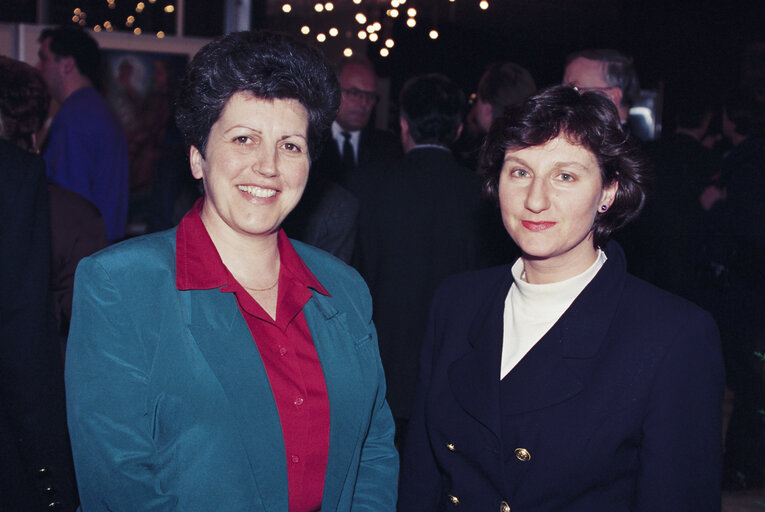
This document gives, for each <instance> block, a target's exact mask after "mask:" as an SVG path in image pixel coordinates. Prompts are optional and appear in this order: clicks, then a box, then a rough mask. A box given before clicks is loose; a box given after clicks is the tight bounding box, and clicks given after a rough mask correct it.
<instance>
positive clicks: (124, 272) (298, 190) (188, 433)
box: [66, 32, 398, 512]
mask: <svg viewBox="0 0 765 512" xmlns="http://www.w3.org/2000/svg"><path fill="white" fill-rule="evenodd" d="M285 56H289V58H285ZM339 100H340V92H339V90H338V86H337V82H336V80H335V78H334V75H333V73H332V69H331V68H330V66H329V65H328V64H327V63H326V62H325V61H324V60H323V59H322V57H321V56H320V54H319V53H318V51H316V50H312V49H309V48H308V47H306V46H304V45H302V44H299V43H297V42H295V41H294V40H292V39H289V38H287V37H286V36H281V35H276V34H270V33H267V32H235V33H232V34H229V35H228V36H226V37H224V38H222V39H219V40H216V41H214V42H212V43H209V44H208V45H206V46H205V47H204V48H202V49H201V50H200V51H199V52H198V53H197V55H196V56H195V57H194V59H193V60H192V62H191V64H190V66H189V68H188V70H187V73H186V77H185V80H184V83H183V86H182V89H181V92H180V95H179V100H178V104H177V113H176V121H177V124H178V127H179V129H180V130H181V132H182V133H183V134H184V136H185V139H186V142H187V144H188V147H189V160H190V165H191V172H192V174H193V175H194V177H195V178H197V179H201V180H202V182H203V185H204V190H205V195H204V197H203V198H202V199H200V200H199V201H198V202H197V203H196V204H195V206H194V207H193V208H192V209H191V210H190V211H189V212H188V214H187V215H186V216H185V217H184V218H183V220H182V221H181V223H180V224H179V226H178V227H177V228H176V229H173V230H170V231H164V232H161V233H156V234H152V235H147V236H144V237H139V238H136V239H133V240H129V241H127V242H125V243H123V244H120V245H118V246H115V247H112V248H109V249H107V250H105V251H101V252H100V253H98V254H97V255H95V256H92V257H90V258H86V259H85V260H83V261H82V262H81V263H80V266H79V268H78V270H77V276H76V282H75V308H74V318H73V320H72V329H71V334H70V340H69V345H68V349H67V370H66V381H67V409H68V414H69V426H70V432H71V438H72V448H73V453H74V460H75V467H76V469H77V478H78V485H79V489H80V496H81V499H82V503H83V510H84V511H85V512H88V511H89V510H91V509H93V510H102V509H104V508H108V509H109V510H114V511H136V510H169V509H173V510H184V511H193V510H199V511H202V510H204V511H208V510H218V511H227V510H231V511H234V510H248V511H256V510H262V511H265V510H291V511H306V512H307V511H316V510H320V509H321V510H352V509H359V510H362V509H363V510H379V511H389V510H392V509H393V507H394V503H395V500H396V482H397V478H398V456H397V453H396V450H395V448H394V446H393V435H394V424H393V419H392V417H391V414H390V410H389V408H388V405H387V403H386V401H385V378H384V374H383V369H382V365H381V363H380V358H379V353H378V349H377V337H376V334H375V329H374V325H373V324H372V311H371V300H370V297H369V292H368V291H367V288H366V285H365V284H364V282H363V280H362V279H361V277H360V276H359V275H358V274H357V273H356V272H355V271H353V270H352V269H350V268H349V267H348V266H346V265H344V264H343V263H342V262H340V261H339V260H337V259H336V258H333V257H332V256H330V255H328V254H326V253H325V252H323V251H320V250H317V249H314V248H312V247H310V246H307V245H305V244H301V243H299V242H291V241H290V240H289V239H288V238H287V235H286V234H285V233H284V231H283V230H281V229H280V228H281V224H282V222H283V221H284V219H285V217H286V216H287V215H288V214H289V212H290V211H291V210H292V209H293V208H294V207H295V205H296V204H297V202H298V200H299V199H300V196H301V194H302V192H303V189H304V187H305V185H306V181H307V179H308V170H309V166H310V162H311V158H312V156H313V155H316V154H318V152H319V150H320V147H321V143H322V140H323V138H324V137H325V135H326V133H327V131H328V129H329V125H330V123H331V122H332V119H333V118H334V116H335V114H336V112H337V106H338V104H339Z"/></svg>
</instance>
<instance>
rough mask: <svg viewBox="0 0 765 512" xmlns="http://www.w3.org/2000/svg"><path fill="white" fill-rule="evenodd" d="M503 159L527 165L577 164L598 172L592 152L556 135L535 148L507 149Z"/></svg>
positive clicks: (565, 137)
mask: <svg viewBox="0 0 765 512" xmlns="http://www.w3.org/2000/svg"><path fill="white" fill-rule="evenodd" d="M505 159H510V160H514V159H520V160H524V161H528V163H538V164H542V165H544V164H555V163H558V162H566V163H571V164H579V165H581V166H582V167H584V168H587V169H593V170H599V165H598V159H597V158H596V157H595V155H594V154H593V152H592V151H590V150H589V149H587V148H586V147H584V146H583V145H581V144H578V143H576V142H575V141H572V140H571V139H570V138H569V137H567V136H565V135H558V136H557V137H555V138H553V139H550V140H548V141H547V142H545V143H544V144H539V145H537V146H530V147H527V148H509V149H508V150H507V151H505Z"/></svg>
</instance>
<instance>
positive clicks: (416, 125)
mask: <svg viewBox="0 0 765 512" xmlns="http://www.w3.org/2000/svg"><path fill="white" fill-rule="evenodd" d="M399 103H400V105H401V115H400V118H399V122H400V125H401V142H402V146H403V147H404V151H405V152H406V155H405V156H404V157H403V158H402V159H401V160H399V161H397V162H393V163H389V164H378V165H376V166H371V167H369V168H365V169H359V170H358V171H357V172H356V173H355V174H353V175H352V176H351V177H350V178H349V182H350V186H351V188H352V189H353V190H355V191H356V192H357V196H358V198H359V202H360V204H361V216H360V221H359V233H358V242H357V244H356V252H355V254H354V265H355V266H356V268H357V269H358V270H359V272H361V275H362V276H364V279H365V280H366V282H367V284H368V285H369V289H370V292H371V294H372V300H373V302H374V305H375V309H374V319H375V325H376V326H377V329H378V332H379V336H380V355H381V357H382V361H383V367H384V368H385V375H386V377H387V381H388V401H389V402H390V405H391V409H392V411H393V416H394V418H395V419H396V425H397V436H398V440H399V442H401V441H402V439H403V434H404V432H405V430H406V423H407V420H408V418H409V413H410V409H411V406H412V398H413V394H414V387H415V383H416V381H417V362H418V360H419V354H420V344H421V343H422V338H423V336H424V334H425V324H426V322H427V316H428V305H429V304H430V301H431V299H432V297H433V292H434V290H435V289H436V287H437V286H438V284H439V283H440V282H441V281H442V280H443V279H444V278H445V277H447V276H449V275H451V274H455V273H458V272H464V271H466V270H470V269H473V268H477V267H478V265H479V263H480V249H481V246H480V241H479V235H480V225H481V224H480V220H481V219H480V197H481V193H480V183H479V181H478V180H477V176H476V175H475V173H473V172H471V171H470V169H467V168H465V167H463V166H462V165H460V164H459V163H458V162H457V160H456V159H455V158H454V155H453V154H452V152H451V149H450V146H451V144H453V143H454V141H455V139H456V138H457V136H458V135H459V133H460V130H461V129H462V116H463V113H464V109H465V95H464V93H463V92H462V90H461V89H460V88H459V86H458V85H457V84H456V83H454V81H452V80H451V79H449V78H448V77H446V76H444V75H440V74H427V75H420V76H416V77H413V78H411V79H410V80H408V81H407V82H406V84H405V85H404V87H403V89H402V90H401V96H400V100H399Z"/></svg>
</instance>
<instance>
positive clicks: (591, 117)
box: [479, 85, 648, 247]
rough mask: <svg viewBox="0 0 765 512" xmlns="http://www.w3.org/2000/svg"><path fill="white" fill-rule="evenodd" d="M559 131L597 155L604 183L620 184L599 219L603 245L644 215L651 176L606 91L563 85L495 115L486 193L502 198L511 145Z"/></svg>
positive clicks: (484, 170) (485, 154)
mask: <svg viewBox="0 0 765 512" xmlns="http://www.w3.org/2000/svg"><path fill="white" fill-rule="evenodd" d="M559 135H562V136H565V137H566V138H567V139H568V140H569V141H570V142H571V143H572V144H578V145H581V146H583V147H584V148H586V149H587V150H589V151H590V152H591V153H592V154H593V155H594V156H595V158H596V160H597V161H598V165H599V166H600V175H601V178H602V180H603V185H604V186H606V185H610V184H612V183H613V182H614V181H616V182H618V184H619V188H618V190H617V192H616V197H615V199H614V202H613V204H612V205H611V208H609V209H608V211H606V212H605V213H599V214H598V215H597V216H596V218H595V223H594V224H593V237H594V244H595V246H596V247H603V246H604V245H605V243H606V242H607V241H608V239H609V238H610V236H611V234H612V233H613V232H614V231H616V230H617V229H619V228H621V227H623V226H624V225H625V224H627V223H628V222H630V221H631V220H633V219H635V218H636V217H637V216H638V215H639V214H640V211H641V210H642V208H643V205H644V204H645V200H646V191H647V185H648V177H647V169H646V167H645V163H644V160H643V158H642V156H641V155H640V153H639V149H638V146H637V143H636V142H635V140H634V139H633V138H632V137H630V136H629V135H628V134H627V133H625V131H624V130H623V129H622V127H621V122H620V121H619V114H618V112H617V111H616V107H614V104H613V103H611V101H610V100H609V99H608V98H607V97H605V96H604V95H602V94H599V93H597V92H585V93H583V94H579V93H578V92H577V91H576V90H575V89H574V88H573V87H570V86H566V85H557V86H553V87H550V88H548V89H545V90H543V91H542V92H540V93H539V94H537V95H535V96H532V97H531V98H529V99H528V100H526V101H525V102H523V103H521V104H518V105H513V106H510V107H507V109H505V112H504V114H503V115H502V116H501V117H499V118H497V119H495V120H494V123H493V124H492V127H491V130H490V131H489V134H488V135H487V137H486V141H485V142H484V145H483V148H482V149H481V161H480V166H479V169H480V172H481V174H482V176H483V178H484V192H485V193H486V194H487V195H489V196H490V197H492V198H494V200H497V199H498V188H499V176H500V173H501V171H502V166H503V163H504V159H505V152H506V151H507V150H518V149H524V148H529V147H533V146H540V145H543V144H545V143H546V142H548V141H550V140H552V139H554V138H556V137H558V136H559Z"/></svg>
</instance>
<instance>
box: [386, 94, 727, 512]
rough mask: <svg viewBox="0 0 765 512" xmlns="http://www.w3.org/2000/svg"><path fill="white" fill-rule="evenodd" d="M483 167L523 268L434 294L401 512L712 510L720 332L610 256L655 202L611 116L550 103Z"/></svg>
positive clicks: (498, 126) (522, 111) (478, 275)
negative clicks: (620, 232) (457, 509)
mask: <svg viewBox="0 0 765 512" xmlns="http://www.w3.org/2000/svg"><path fill="white" fill-rule="evenodd" d="M481 167H482V171H483V173H484V175H485V177H486V181H485V189H486V191H487V192H488V193H489V194H491V195H492V196H493V197H495V198H497V200H498V201H499V204H500V209H501V211H502V218H503V220H504V223H505V226H506V227H507V230H508V232H509V233H510V235H511V236H512V237H513V239H514V240H515V242H516V243H517V244H518V246H519V247H520V249H521V253H522V254H521V257H520V258H519V259H518V260H516V261H515V262H514V263H513V264H512V266H511V265H503V266H499V267H494V268H490V269H487V270H481V271H478V272H474V273H469V274H463V275H461V276H457V277H455V278H451V279H449V280H447V281H446V282H445V283H444V284H443V285H442V286H441V288H440V289H439V291H438V292H437V293H436V298H435V300H434V302H433V305H432V308H431V314H430V320H429V324H428V331H427V335H426V338H425V341H424V342H423V351H422V356H421V359H420V361H421V368H420V374H419V380H418V390H417V395H416V398H415V404H414V409H413V413H412V418H411V420H410V422H409V430H408V437H407V439H406V444H405V448H404V454H403V460H402V469H401V485H400V488H399V493H400V501H399V510H401V511H410V510H411V511H417V512H424V511H436V510H447V509H448V510H451V508H452V507H453V506H454V505H460V506H462V507H464V508H465V509H467V510H497V509H499V510H500V511H502V512H509V511H510V510H524V511H528V512H536V511H553V510H566V511H585V510H587V511H594V510H609V511H614V512H617V511H625V512H626V511H631V512H634V511H651V512H656V511H666V512H677V511H679V510H687V511H690V510H693V511H714V510H720V475H721V462H722V461H721V458H722V457H721V456H722V453H721V452H722V450H721V419H720V416H721V401H722V394H723V388H724V382H723V380H724V377H723V365H722V360H721V357H720V347H719V338H718V334H717V328H716V326H715V323H714V321H713V320H712V317H711V316H710V315H709V314H708V313H706V312H705V311H703V310H701V309H700V308H698V307H697V306H695V305H693V304H691V303H690V302H687V301H685V300H684V299H681V298H679V297H676V296H673V295H670V294H669V293H667V292H664V291H662V290H659V289H658V288H655V287H654V286H652V285H650V284H648V283H645V282H643V281H640V280H639V279H636V278H634V277H632V276H631V275H629V274H627V272H626V262H625V258H624V254H623V252H622V251H621V249H620V247H619V245H618V244H617V243H615V242H613V241H610V242H609V238H610V235H611V234H612V232H613V231H615V230H617V229H619V228H620V227H622V226H623V225H624V224H626V223H627V222H629V221H630V220H632V219H634V218H635V217H636V216H637V215H638V213H639V212H640V209H641V207H642V205H643V203H644V200H645V192H644V189H643V183H642V173H643V171H644V164H643V162H642V161H641V159H640V157H639V154H638V153H637V148H636V146H635V144H634V142H632V141H631V140H630V138H629V137H627V136H625V133H624V132H623V130H622V129H621V127H620V122H619V117H618V113H617V111H616V109H615V108H614V106H613V104H612V103H611V102H610V101H609V100H608V99H607V98H605V97H603V95H601V94H595V93H587V92H585V93H582V94H578V93H577V91H576V90H575V89H573V88H571V87H568V86H556V87H553V88H550V89H547V90H544V91H542V92H541V93H539V94H538V95H536V96H532V97H531V98H529V99H528V100H527V101H526V102H525V103H523V104H521V105H517V106H515V107H511V108H508V109H507V110H505V114H504V116H503V117H502V118H500V119H498V120H497V121H495V123H494V125H493V126H492V130H491V132H490V133H489V136H488V139H487V142H486V146H485V149H484V153H483V155H482V164H481Z"/></svg>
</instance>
